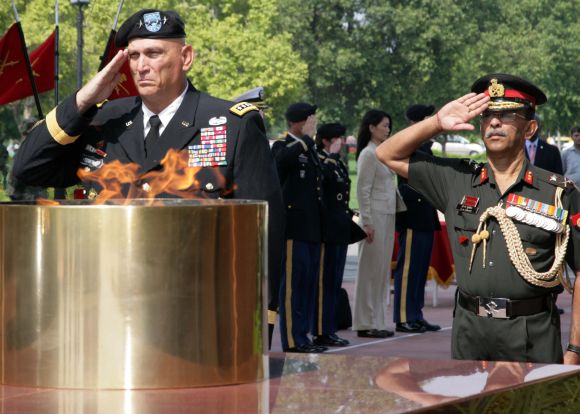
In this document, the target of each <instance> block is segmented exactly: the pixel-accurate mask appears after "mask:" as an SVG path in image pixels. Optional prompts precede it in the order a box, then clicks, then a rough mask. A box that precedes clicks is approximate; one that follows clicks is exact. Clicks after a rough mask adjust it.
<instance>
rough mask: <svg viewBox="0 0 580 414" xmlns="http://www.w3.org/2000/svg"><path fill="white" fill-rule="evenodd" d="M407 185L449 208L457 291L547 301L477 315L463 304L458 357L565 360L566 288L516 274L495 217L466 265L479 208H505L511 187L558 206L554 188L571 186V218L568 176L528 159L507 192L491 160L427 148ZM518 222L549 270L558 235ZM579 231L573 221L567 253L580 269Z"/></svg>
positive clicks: (537, 262) (535, 261)
mask: <svg viewBox="0 0 580 414" xmlns="http://www.w3.org/2000/svg"><path fill="white" fill-rule="evenodd" d="M409 184H410V185H411V186H412V187H414V188H415V189H416V190H417V191H419V192H421V193H422V194H423V195H424V196H425V197H426V198H428V199H429V201H430V202H431V203H432V204H433V205H434V206H435V207H436V208H437V209H438V210H440V211H442V212H443V213H444V214H445V219H446V222H447V232H448V235H449V241H450V243H451V249H452V251H453V258H454V261H455V273H456V277H457V286H458V291H459V292H463V293H464V294H466V295H470V296H471V297H482V298H507V299H510V300H520V301H525V302H529V300H530V299H533V298H540V299H541V300H543V299H545V300H546V306H545V308H544V311H541V312H539V313H535V314H532V315H526V316H512V317H510V318H507V319H499V318H495V317H485V316H478V315H476V313H475V312H474V311H473V310H468V309H466V308H464V307H462V306H461V303H458V304H457V305H456V308H455V315H454V321H453V335H452V355H453V357H454V358H456V359H474V360H510V361H532V362H545V363H558V362H561V361H562V346H561V338H560V319H559V315H558V313H557V309H556V308H555V306H554V302H553V299H552V298H553V294H554V293H557V292H559V291H561V287H560V286H557V287H554V288H544V287H539V286H534V285H532V284H530V283H528V282H527V281H525V280H524V279H523V278H522V277H521V276H520V275H519V273H518V271H517V270H516V268H515V267H514V265H513V264H512V262H511V260H510V257H509V255H508V249H507V245H506V240H505V239H504V235H503V234H502V231H501V230H500V227H499V224H498V222H497V221H496V219H495V218H491V219H490V220H488V224H487V230H488V231H489V239H488V240H487V246H486V253H485V259H484V256H483V254H484V252H483V251H484V249H483V248H482V246H481V245H480V246H478V248H477V249H476V253H475V256H474V259H473V264H472V269H471V271H470V270H469V263H470V257H471V254H472V248H473V243H472V240H471V237H472V235H473V234H474V233H475V232H476V230H477V228H478V225H479V218H480V216H481V214H482V213H483V212H484V211H485V210H486V209H487V208H488V207H493V206H496V205H498V204H500V205H503V206H505V205H506V199H507V197H508V195H509V194H510V193H515V194H517V195H520V196H523V197H526V198H530V199H533V200H536V201H540V202H542V203H547V204H550V205H554V197H555V193H556V189H557V187H558V186H560V187H568V188H566V189H565V191H564V193H563V195H562V203H563V207H564V208H565V209H567V210H568V211H569V214H568V217H571V216H572V215H574V214H576V213H577V212H578V210H579V205H578V204H579V201H578V197H577V191H576V190H575V189H574V188H573V186H569V185H568V183H567V181H566V180H565V179H564V178H563V177H561V176H556V175H554V174H552V173H550V172H548V171H545V170H542V169H539V168H537V167H534V166H533V165H529V164H528V162H527V161H525V162H524V165H523V168H522V171H521V172H520V175H519V176H518V178H517V179H516V181H515V183H514V184H513V185H512V186H511V187H510V188H509V189H508V190H507V191H506V192H505V193H504V194H503V195H502V194H500V192H499V189H498V187H497V186H496V184H495V179H494V176H493V172H492V171H491V169H490V168H489V167H488V166H487V165H483V164H478V163H475V162H472V161H469V160H457V159H444V158H437V157H430V156H426V155H422V154H416V155H414V156H413V157H412V158H411V161H410V165H409ZM570 187H571V188H570ZM464 196H467V197H471V198H472V200H473V199H476V200H478V205H477V208H476V209H474V211H461V210H464V209H461V208H460V206H461V204H462V200H463V197H464ZM513 222H514V223H515V224H516V227H517V229H518V232H519V235H520V238H521V240H522V244H523V247H524V251H525V252H526V254H527V256H528V258H529V259H530V262H531V264H532V266H533V267H534V269H535V270H536V271H540V272H544V271H547V270H549V268H550V266H551V265H552V263H553V261H554V247H555V239H556V233H553V232H549V231H547V230H544V229H542V228H539V227H535V226H532V225H528V224H524V223H521V222H518V221H515V220H514V221H513ZM566 223H568V221H566ZM579 235H580V232H579V231H578V229H577V228H576V227H573V228H572V229H571V234H570V240H569V244H568V255H567V259H568V263H569V264H570V266H572V268H573V269H576V268H579V267H578V265H579V263H578V256H579V254H574V249H578V246H579V244H580V242H579V240H580V238H579ZM574 257H576V263H574ZM483 260H485V266H484V264H483Z"/></svg>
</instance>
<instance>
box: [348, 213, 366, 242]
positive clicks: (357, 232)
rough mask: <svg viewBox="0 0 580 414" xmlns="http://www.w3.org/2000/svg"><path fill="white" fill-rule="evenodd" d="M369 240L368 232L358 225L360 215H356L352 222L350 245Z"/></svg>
mask: <svg viewBox="0 0 580 414" xmlns="http://www.w3.org/2000/svg"><path fill="white" fill-rule="evenodd" d="M366 238H367V232H366V231H364V230H363V228H362V227H361V226H359V225H358V213H355V214H354V215H353V216H352V218H351V220H350V240H349V242H348V244H353V243H358V242H359V241H361V240H364V239H366Z"/></svg>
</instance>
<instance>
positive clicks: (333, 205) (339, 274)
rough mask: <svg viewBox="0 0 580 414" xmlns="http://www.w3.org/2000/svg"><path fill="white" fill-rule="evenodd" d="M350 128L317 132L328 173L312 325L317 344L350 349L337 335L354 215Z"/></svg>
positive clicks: (336, 125) (335, 125) (325, 127)
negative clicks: (344, 154) (347, 159)
mask: <svg viewBox="0 0 580 414" xmlns="http://www.w3.org/2000/svg"><path fill="white" fill-rule="evenodd" d="M345 132H346V128H345V127H344V125H341V124H339V123H331V124H324V125H322V126H321V127H320V128H318V132H317V133H316V146H317V148H318V157H319V159H320V163H321V165H322V173H323V174H324V188H323V190H324V191H323V194H324V195H323V199H324V210H323V213H322V240H323V244H322V252H321V255H320V256H321V257H320V260H321V261H322V266H321V267H320V274H319V276H318V277H319V282H318V284H317V286H316V293H317V294H316V306H315V312H314V318H313V319H314V320H313V323H312V334H313V335H314V336H315V338H314V344H316V345H322V346H346V345H348V344H349V342H348V341H347V340H346V339H344V338H340V337H338V336H337V335H336V331H337V327H336V320H337V317H336V311H337V307H338V292H339V290H340V287H341V286H342V278H343V275H344V266H345V264H346V252H347V249H348V244H349V242H350V238H351V235H350V226H351V224H350V223H351V220H352V212H351V211H350V209H349V207H348V202H349V200H350V195H349V193H350V178H349V176H348V167H347V166H346V165H345V163H344V162H342V160H341V159H340V150H341V148H342V146H343V143H344V133H345Z"/></svg>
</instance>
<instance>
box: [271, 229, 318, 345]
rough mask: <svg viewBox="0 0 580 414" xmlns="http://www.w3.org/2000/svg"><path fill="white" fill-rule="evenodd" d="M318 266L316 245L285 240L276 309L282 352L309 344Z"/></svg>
mask: <svg viewBox="0 0 580 414" xmlns="http://www.w3.org/2000/svg"><path fill="white" fill-rule="evenodd" d="M319 266H320V243H314V242H307V241H302V240H287V241H286V255H285V267H284V271H283V274H282V280H281V282H280V307H279V308H280V335H281V339H282V349H283V350H284V351H287V350H288V349H289V348H294V347H296V346H299V345H304V344H306V343H308V342H310V340H309V338H308V332H309V330H310V323H311V321H312V314H313V313H314V298H315V294H316V282H317V281H318V268H319Z"/></svg>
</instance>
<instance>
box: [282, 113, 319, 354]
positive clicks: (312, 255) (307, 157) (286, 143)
mask: <svg viewBox="0 0 580 414" xmlns="http://www.w3.org/2000/svg"><path fill="white" fill-rule="evenodd" d="M315 112H316V106H313V105H310V104H308V103H305V102H299V103H295V104H292V105H290V106H289V107H288V109H287V110H286V120H287V122H288V135H287V136H286V138H283V139H280V140H278V141H276V142H274V145H273V146H272V152H273V153H274V157H275V159H276V165H277V167H278V176H279V177H280V184H281V186H282V195H283V197H284V204H285V205H286V255H285V265H284V266H283V272H284V273H283V274H282V278H281V280H280V335H281V339H282V349H283V350H284V351H285V352H300V353H310V352H324V351H326V350H327V348H326V347H324V346H319V345H315V344H313V343H312V341H311V339H310V338H309V336H308V332H310V328H311V321H312V315H313V312H314V304H315V294H316V282H317V281H318V273H319V266H320V248H321V242H322V222H321V212H322V167H321V163H320V160H319V159H318V154H317V153H316V149H315V148H314V145H315V143H314V139H313V137H314V134H315V132H316V115H315Z"/></svg>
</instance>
